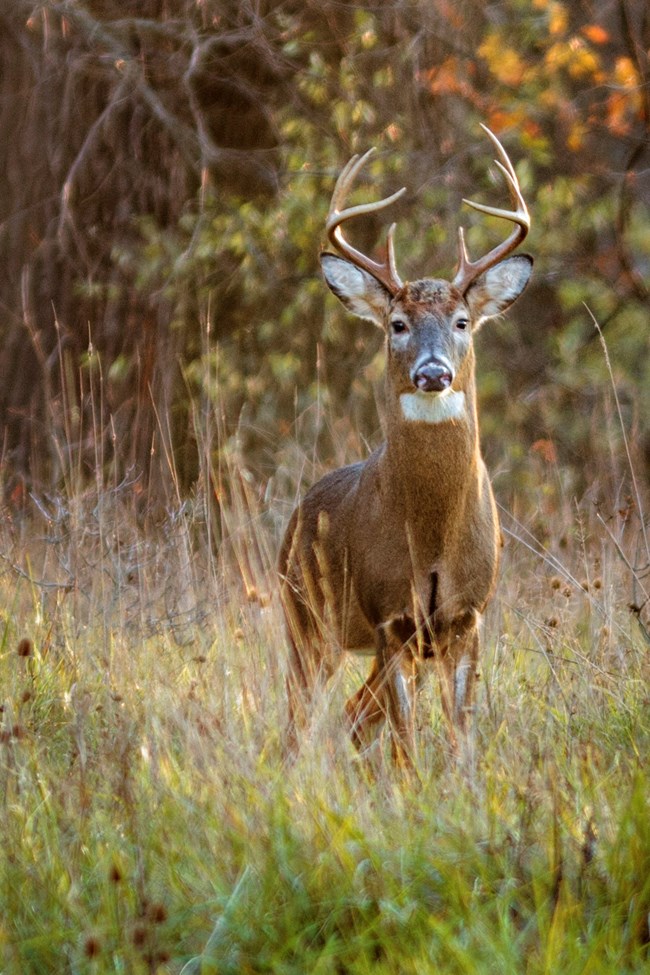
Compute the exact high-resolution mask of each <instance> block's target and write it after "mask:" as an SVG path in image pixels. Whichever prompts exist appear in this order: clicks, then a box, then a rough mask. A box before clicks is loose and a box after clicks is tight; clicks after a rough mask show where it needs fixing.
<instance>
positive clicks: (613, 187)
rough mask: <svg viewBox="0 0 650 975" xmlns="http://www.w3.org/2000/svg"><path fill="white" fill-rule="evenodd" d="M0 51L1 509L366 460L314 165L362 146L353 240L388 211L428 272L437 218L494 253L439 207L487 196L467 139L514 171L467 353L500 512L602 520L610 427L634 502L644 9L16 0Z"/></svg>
mask: <svg viewBox="0 0 650 975" xmlns="http://www.w3.org/2000/svg"><path fill="white" fill-rule="evenodd" d="M0 47H1V49H2V50H1V59H2V64H3V72H2V76H1V78H0V126H1V129H2V132H3V136H4V137H3V139H2V143H1V144H0V159H1V162H0V376H1V377H2V381H1V383H0V451H1V460H2V475H1V476H2V487H3V490H4V493H5V497H6V498H9V499H10V500H11V501H12V503H14V504H16V505H20V504H21V503H22V501H23V499H24V497H25V496H26V494H27V493H28V492H29V491H32V490H43V489H54V488H56V487H57V485H59V484H60V482H61V480H62V479H65V478H66V477H69V475H70V465H71V464H72V462H74V467H75V477H77V478H78V479H79V480H80V481H83V479H84V478H85V477H88V478H89V479H94V480H96V479H97V478H106V479H107V480H108V481H110V482H112V483H121V482H123V481H124V480H125V479H128V480H129V481H130V483H132V484H133V486H134V487H133V490H134V491H135V492H136V493H138V492H139V493H140V494H141V495H142V497H143V499H144V498H146V503H147V504H155V503H162V504H163V505H164V504H165V503H166V501H167V500H168V498H169V496H170V493H172V492H173V493H174V494H175V495H178V493H179V492H180V493H181V494H182V493H184V492H189V491H191V490H194V489H196V487H197V485H200V484H201V482H203V486H204V487H207V484H208V481H209V479H210V477H211V476H212V472H214V471H215V470H218V469H219V464H220V458H221V457H222V456H223V455H225V454H227V453H228V451H232V450H233V449H235V448H234V447H233V444H235V445H236V450H237V452H238V454H239V456H240V457H241V458H242V459H243V462H244V463H245V467H246V471H247V472H248V475H250V483H251V484H253V485H257V486H259V488H255V489H256V490H259V491H260V492H261V493H262V494H263V492H264V491H265V490H266V491H267V495H268V493H269V492H270V493H271V494H272V495H273V496H278V497H285V498H286V497H289V496H291V495H292V494H293V493H295V491H296V490H297V489H298V484H299V482H300V481H301V480H302V482H303V485H304V483H305V482H309V480H311V478H312V476H315V473H316V472H317V471H316V468H317V467H318V466H319V465H323V466H327V465H329V464H331V463H333V462H340V461H341V460H343V459H347V458H348V457H349V456H354V455H359V452H361V453H363V452H365V450H366V449H367V446H368V445H370V446H372V445H373V444H374V443H376V442H377V440H378V438H379V436H380V427H379V420H378V413H377V405H376V399H377V390H378V388H379V379H380V376H381V370H382V363H381V346H382V339H381V335H380V334H379V331H378V330H376V329H373V327H372V326H371V325H369V324H367V323H364V322H361V321H359V320H353V319H351V318H350V316H349V315H346V313H345V312H344V310H343V309H342V308H341V307H340V306H338V304H337V303H336V302H335V301H334V299H333V298H332V297H331V296H330V295H329V293H328V292H327V289H326V288H325V286H324V284H323V283H322V280H321V277H320V271H319V267H318V253H319V250H320V248H321V246H322V243H323V225H324V217H325V214H326V211H327V208H328V203H329V198H330V195H331V192H332V188H333V183H334V180H335V177H336V175H337V173H338V171H339V170H340V168H341V166H342V165H343V164H344V163H345V162H346V161H347V159H348V158H349V156H350V155H351V154H352V153H354V152H357V151H365V149H366V148H368V147H369V146H371V145H374V146H376V147H377V149H378V152H377V154H376V157H375V160H374V162H372V164H371V165H370V166H369V167H368V168H367V171H366V172H365V175H364V178H363V179H362V180H361V181H360V182H361V186H360V187H359V192H358V195H357V197H356V198H357V199H359V200H361V199H369V198H378V197H379V196H384V195H387V194H389V193H391V192H393V191H394V190H396V189H397V188H399V187H400V186H402V185H405V186H406V187H407V189H408V192H407V193H406V194H405V195H404V196H403V197H402V198H401V199H400V200H399V201H398V203H397V204H396V205H395V206H394V207H393V208H391V212H390V214H379V215H375V216H374V217H372V218H367V219H364V220H359V221H358V226H356V227H355V228H354V231H353V235H355V240H356V241H357V242H358V245H359V246H361V247H362V248H364V249H365V250H366V251H367V252H371V251H372V250H373V249H374V248H375V247H376V246H378V245H379V244H380V243H381V242H382V241H383V238H384V234H385V230H386V224H387V223H388V222H389V221H390V220H393V219H394V220H396V221H397V222H398V229H397V235H396V246H397V255H398V265H399V268H400V273H401V274H402V276H403V277H404V278H414V277H422V276H427V275H429V276H442V275H448V274H450V273H451V272H452V271H453V268H454V265H455V261H456V234H457V228H458V226H459V224H462V225H464V226H465V227H466V228H468V230H467V236H468V244H469V248H470V253H473V254H478V253H479V252H480V251H481V249H487V248H488V247H490V246H492V244H493V243H494V242H495V241H496V240H498V239H499V238H500V237H501V236H502V235H503V233H504V231H503V227H502V226H500V225H499V222H498V221H494V220H491V219H489V218H485V217H482V216H481V215H479V214H475V213H473V212H471V211H469V210H468V208H467V207H464V206H463V204H462V197H471V198H472V199H476V200H482V201H483V202H488V203H490V204H492V205H505V204H506V202H507V194H506V191H505V188H504V186H503V182H502V180H501V177H500V176H499V174H498V172H497V171H496V168H495V167H494V166H493V164H492V155H493V152H492V148H491V146H490V144H489V141H488V140H487V139H486V138H485V136H484V135H483V134H482V132H481V130H480V128H479V123H480V122H484V123H486V124H487V125H489V126H490V127H491V128H492V129H493V130H494V131H495V132H496V133H497V134H498V135H499V136H500V138H501V139H502V141H503V143H504V144H505V146H506V148H507V150H508V152H509V153H510V156H511V158H512V160H513V162H514V163H515V166H516V169H517V172H518V175H519V179H520V182H521V185H522V188H523V191H524V194H525V196H526V199H527V201H528V204H529V208H530V211H531V215H532V221H533V224H532V231H531V234H530V236H529V238H528V241H527V242H526V246H525V249H526V250H528V251H529V252H530V253H532V254H533V255H534V257H535V273H534V277H533V281H532V283H531V285H530V287H529V288H528V291H527V292H526V294H525V295H524V297H523V298H522V299H521V301H520V302H518V303H517V305H516V306H515V308H514V309H513V310H512V312H511V313H510V314H509V315H508V316H507V318H505V319H504V320H502V321H498V322H491V323H489V325H487V326H486V327H485V328H484V329H483V331H482V332H481V335H480V338H479V339H478V363H479V365H478V380H479V392H480V398H481V416H482V419H481V427H482V440H483V444H484V451H485V454H486V457H487V460H488V463H489V466H490V469H491V470H492V472H493V476H494V481H495V487H496V489H497V492H498V493H499V495H500V498H501V499H502V501H504V503H506V504H508V505H510V506H511V507H512V506H513V505H515V504H516V502H515V501H514V498H515V497H518V498H522V499H523V502H522V503H527V500H529V499H530V498H531V497H532V500H533V502H534V504H535V505H536V506H539V510H540V512H541V514H542V515H544V516H547V515H548V516H550V515H552V513H553V509H554V507H555V505H556V504H557V503H558V502H559V500H566V499H567V498H573V497H576V498H584V497H585V496H587V495H588V496H589V497H590V499H592V500H593V501H594V502H595V503H596V504H601V503H603V499H605V501H606V503H607V505H608V506H609V507H610V508H612V507H613V508H618V510H619V511H623V510H624V509H625V506H626V504H627V503H628V501H627V500H626V499H627V492H628V491H629V490H630V486H629V483H628V481H629V477H630V464H629V463H628V459H627V458H625V457H624V454H623V451H622V441H621V430H622V429H623V428H624V429H626V430H627V432H628V436H629V450H630V452H631V454H632V457H631V460H632V466H633V469H634V470H636V472H637V476H638V478H639V479H640V480H643V479H645V481H646V482H647V474H648V470H649V468H650V355H649V354H648V353H649V350H650V322H649V318H650V316H649V306H648V297H649V288H650V12H649V10H648V5H647V3H646V0H581V2H579V3H575V2H569V0H566V2H563V0H501V2H499V3H485V2H484V0H455V2H448V0H384V2H375V3H371V2H368V3H365V4H358V3H347V2H345V0H299V2H296V0H294V2H292V0H283V2H278V0H244V2H237V3H234V2H232V0H140V2H137V3H135V2H132V3H124V2H122V0H83V2H81V0H78V2H66V0H61V2H41V3H36V2H34V0H28V2H26V0H12V3H11V4H4V5H3V6H2V10H1V11H0ZM596 323H597V324H598V328H597V327H596ZM598 329H600V332H601V333H602V335H601V334H599V330H598ZM605 343H606V348H605ZM607 350H608V353H609V361H608V357H607V354H606V351H607ZM621 420H622V421H623V422H622V424H621ZM206 431H207V432H206ZM307 459H308V463H307ZM314 462H316V463H314ZM172 470H173V477H170V471H172ZM541 485H543V488H542V487H540V486H541ZM540 492H541V494H540Z"/></svg>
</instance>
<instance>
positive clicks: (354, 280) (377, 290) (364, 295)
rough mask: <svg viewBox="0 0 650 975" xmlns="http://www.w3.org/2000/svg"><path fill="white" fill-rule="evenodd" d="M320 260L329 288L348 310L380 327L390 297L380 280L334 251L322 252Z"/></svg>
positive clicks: (382, 324)
mask: <svg viewBox="0 0 650 975" xmlns="http://www.w3.org/2000/svg"><path fill="white" fill-rule="evenodd" d="M320 263H321V268H322V269H323V275H324V277H325V280H326V282H327V284H328V287H329V289H330V291H331V292H332V293H333V294H335V295H336V297H337V298H338V299H339V300H340V301H342V302H343V304H344V305H345V307H346V308H347V309H348V311H351V312H352V314H353V315H358V317H359V318H366V319H368V320H369V321H371V322H374V323H375V325H379V326H380V328H383V326H384V321H385V317H386V313H387V311H388V308H389V305H390V299H391V296H390V293H389V292H388V291H387V290H386V288H385V287H384V286H383V284H380V283H379V281H378V280H377V278H374V277H373V276H372V274H369V273H368V272H367V271H362V270H361V268H359V267H357V266H356V265H355V264H352V262H351V261H346V260H345V259H344V258H343V257H337V256H336V254H327V253H326V254H321V256H320Z"/></svg>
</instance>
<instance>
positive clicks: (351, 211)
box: [325, 148, 406, 294]
mask: <svg viewBox="0 0 650 975" xmlns="http://www.w3.org/2000/svg"><path fill="white" fill-rule="evenodd" d="M374 151H375V150H374V148H371V149H368V151H367V152H366V153H364V155H363V156H353V157H352V159H350V161H349V162H348V163H347V165H346V166H345V167H344V168H343V169H342V170H341V173H340V175H339V178H338V179H337V181H336V186H335V187H334V192H333V194H332V202H331V203H330V209H329V213H328V215H327V220H326V223H325V229H326V231H327V236H328V238H329V240H330V243H331V244H332V245H333V246H334V247H336V249H337V250H338V251H339V252H340V253H341V254H342V255H343V256H344V257H347V258H348V259H349V260H351V261H352V263H353V264H355V265H356V266H357V267H359V268H361V269H362V270H364V271H369V272H370V274H372V275H373V276H374V277H375V278H377V280H378V281H381V283H382V284H383V285H384V286H385V287H386V288H387V289H388V290H389V291H390V293H391V294H395V293H396V292H397V291H399V289H400V288H401V287H402V281H401V278H400V276H399V274H398V273H397V267H396V264H395V247H394V234H395V224H392V226H391V227H390V228H389V230H388V235H387V237H386V245H385V249H384V260H383V261H382V262H381V263H379V262H378V261H373V260H372V258H370V257H368V256H367V255H365V254H362V253H361V251H358V250H357V249H356V247H353V246H352V244H350V243H349V241H347V240H346V239H345V237H344V236H343V232H342V230H341V224H342V223H344V222H345V221H346V220H349V219H350V218H351V217H358V216H360V215H361V214H364V213H373V212H374V211H376V210H383V209H384V207H387V206H390V204H391V203H394V202H395V200H397V199H398V198H399V197H400V196H401V195H402V193H404V192H405V191H406V187H404V186H403V187H402V189H401V190H398V191H397V192H396V193H393V194H392V195H391V196H387V197H386V198H385V199H383V200H376V201H375V202H373V203H359V204H358V205H357V206H353V207H346V208H344V207H343V204H344V202H345V198H346V197H347V195H348V193H349V192H350V189H351V187H352V184H353V182H354V180H355V179H356V177H357V175H358V173H359V171H360V170H361V168H362V167H363V166H364V165H365V163H366V161H367V160H368V158H369V157H370V156H371V155H372V154H373V152H374Z"/></svg>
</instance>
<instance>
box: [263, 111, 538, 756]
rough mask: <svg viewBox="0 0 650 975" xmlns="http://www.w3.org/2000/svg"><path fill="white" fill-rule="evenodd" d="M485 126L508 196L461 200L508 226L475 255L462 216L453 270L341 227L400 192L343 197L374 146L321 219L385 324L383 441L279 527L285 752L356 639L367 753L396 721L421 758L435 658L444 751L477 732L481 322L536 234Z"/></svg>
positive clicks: (324, 261) (344, 288)
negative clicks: (419, 737) (449, 276)
mask: <svg viewBox="0 0 650 975" xmlns="http://www.w3.org/2000/svg"><path fill="white" fill-rule="evenodd" d="M482 128H483V129H484V131H485V132H486V134H487V136H488V137H489V139H490V140H491V142H492V143H493V145H494V147H495V149H496V153H497V156H498V158H497V159H496V160H495V163H496V165H497V167H498V169H499V170H500V172H501V173H502V175H503V177H504V178H505V182H506V185H507V187H508V190H509V194H510V198H511V205H512V209H511V210H506V209H500V208H497V207H493V206H488V205H486V204H483V203H478V202H474V201H471V200H463V203H466V204H467V205H469V206H470V207H472V208H473V209H474V210H478V211H480V212H481V213H485V214H488V215H490V216H493V217H499V218H502V219H504V220H506V221H508V222H510V223H512V224H514V227H513V228H512V229H511V231H510V233H509V236H508V237H507V238H506V239H505V240H503V241H502V242H501V243H499V244H498V245H496V246H495V247H494V248H493V249H492V250H490V251H489V252H488V253H486V254H485V255H484V256H483V257H480V258H478V259H476V260H474V261H472V260H470V257H469V255H468V251H467V248H466V245H465V239H464V232H463V228H462V227H460V228H459V230H458V255H459V256H458V267H457V271H456V273H455V276H454V277H453V280H451V281H448V280H443V279H438V278H427V277H425V278H422V279H420V280H416V281H406V282H403V281H402V280H401V278H400V277H399V274H398V272H397V267H396V263H395V249H394V233H395V227H396V225H395V224H394V223H393V224H392V226H391V227H390V228H389V230H388V233H387V236H386V241H385V245H384V247H383V255H382V256H381V259H380V260H375V259H374V258H371V257H369V256H367V255H364V254H363V253H361V252H360V251H358V250H357V249H356V248H355V247H354V246H353V245H352V244H351V243H350V242H349V241H348V240H347V239H346V237H345V236H344V234H343V230H342V226H343V224H345V223H347V222H348V221H352V220H353V219H354V218H355V217H358V216H360V215H362V214H368V213H375V212H376V211H378V210H383V209H384V208H385V207H387V206H389V205H390V204H392V203H393V202H395V200H397V199H398V198H399V197H400V196H401V195H402V194H403V193H404V192H405V188H404V187H403V188H402V189H401V190H398V191H397V192H396V193H393V194H392V195H391V196H389V197H386V198H385V199H382V200H378V201H375V202H370V203H362V204H358V205H356V206H346V205H345V204H346V200H347V198H348V197H349V193H350V191H351V188H352V185H353V183H354V181H355V180H356V177H357V176H358V174H359V171H360V170H361V169H362V167H363V166H364V165H365V164H366V162H367V160H368V159H369V157H370V156H371V154H372V153H373V151H374V149H370V150H368V152H366V153H365V155H363V156H361V157H359V156H353V158H352V159H351V160H350V161H349V162H348V164H347V165H346V166H345V168H344V169H343V170H342V172H341V174H340V176H339V178H338V180H337V182H336V185H335V188H334V193H333V195H332V200H331V204H330V209H329V213H328V216H327V220H326V233H327V237H328V240H329V244H330V245H331V247H332V249H333V251H334V253H332V251H330V250H326V251H324V252H323V253H322V254H321V256H320V263H321V268H322V272H323V276H324V279H325V282H326V284H327V285H328V287H329V289H330V290H331V291H332V292H333V294H334V295H335V296H336V297H337V298H338V299H339V300H340V301H341V302H342V303H343V305H344V306H345V307H346V308H347V309H348V311H350V312H351V313H352V314H353V315H356V316H358V317H360V318H362V319H367V320H369V321H370V322H373V323H374V324H375V325H377V326H379V327H380V328H381V329H382V330H383V331H384V333H385V355H386V367H385V379H384V382H385V411H384V412H385V415H384V423H383V427H384V430H383V432H384V435H385V440H384V442H383V443H382V444H381V445H380V446H379V447H378V448H377V449H376V450H374V451H373V452H372V453H371V454H370V456H368V458H367V459H366V460H361V461H359V462H357V463H353V464H350V465H348V466H345V467H341V468H339V469H337V470H333V471H330V472H329V473H327V474H326V475H325V476H324V477H322V478H321V480H319V481H318V482H317V483H316V484H315V485H314V486H313V487H312V488H311V489H310V490H309V491H308V492H307V493H306V495H305V496H304V497H303V499H302V500H301V501H300V502H299V503H298V504H297V506H296V508H295V510H294V512H293V514H292V516H291V519H290V521H289V524H288V526H287V529H286V532H285V535H284V540H283V542H282V545H281V549H280V554H279V561H278V571H279V580H280V598H281V604H282V607H283V610H284V617H285V623H286V631H287V634H288V643H289V657H288V669H287V693H288V710H289V722H288V729H287V741H286V747H287V749H288V751H289V753H290V754H295V751H296V750H297V748H298V745H299V739H300V736H301V731H302V729H303V728H304V727H305V725H306V723H307V721H308V718H309V714H310V709H311V706H312V700H313V697H314V694H315V692H316V689H317V688H318V687H325V686H326V684H327V683H328V681H329V680H330V678H331V677H332V675H333V674H334V672H335V671H336V670H337V669H338V667H339V665H340V663H341V661H342V660H343V659H344V658H345V656H346V653H347V652H351V653H356V654H368V655H370V656H371V657H372V662H371V665H370V671H369V674H368V676H367V678H366V680H365V681H364V683H363V684H362V686H361V687H360V689H359V690H358V691H357V692H356V693H355V694H354V695H353V696H352V697H351V698H350V699H349V700H348V701H347V703H346V705H345V715H346V718H347V722H348V725H349V731H350V734H351V736H352V740H353V742H354V744H355V745H356V746H357V748H358V749H359V750H360V751H361V752H363V751H364V750H365V749H366V748H368V747H369V746H370V745H371V743H372V741H373V740H374V739H375V738H376V737H377V733H378V731H379V728H380V727H381V726H384V725H387V727H388V730H389V732H390V737H391V746H392V756H393V760H394V761H395V763H396V764H398V765H400V766H403V767H408V768H415V752H414V746H415V742H414V735H415V732H414V711H415V703H416V691H417V688H418V687H419V686H420V684H421V682H422V673H423V664H424V662H425V661H427V660H433V662H434V667H435V669H436V670H437V673H438V678H439V685H440V696H441V703H442V710H443V714H444V718H445V728H446V729H448V745H449V751H450V753H451V754H457V753H458V748H459V741H461V740H462V741H466V740H467V732H468V728H469V727H470V725H469V718H470V714H471V713H472V712H473V707H474V705H473V702H474V690H475V680H476V669H477V665H478V660H479V643H480V622H481V618H482V615H483V613H484V610H485V607H486V606H487V604H488V602H489V600H490V598H491V596H492V595H493V592H494V589H495V584H496V577H497V569H498V563H499V555H500V548H501V544H502V542H501V533H500V528H499V519H498V515H497V508H496V503H495V499H494V494H493V491H492V486H491V483H490V478H489V476H488V472H487V469H486V465H485V462H484V460H483V457H482V455H481V448H480V443H479V426H478V414H477V396H476V376H475V353H474V335H475V333H476V332H477V331H478V330H479V328H480V327H481V325H482V324H483V322H485V321H486V320H488V319H490V318H494V317H495V316H497V315H501V314H502V313H503V312H505V311H506V309H508V308H509V307H510V306H511V305H512V304H513V302H514V301H515V300H516V299H517V298H518V297H519V296H520V295H521V293H522V292H523V290H524V288H525V287H526V285H527V283H528V280H529V278H530V275H531V271H532V265H533V259H532V257H531V256H530V255H528V254H521V253H520V254H515V255H514V256H509V255H511V254H512V252H513V251H514V250H515V249H516V248H517V247H518V246H519V245H520V244H521V242H522V241H523V240H524V239H525V237H526V235H527V234H528V231H529V228H530V216H529V213H528V209H527V207H526V203H525V201H524V198H523V196H522V192H521V188H520V186H519V182H518V179H517V176H516V173H515V170H514V167H513V165H512V163H511V161H510V159H509V157H508V154H507V153H506V150H505V149H504V147H503V146H502V144H501V142H500V141H499V139H498V138H497V137H496V136H495V135H494V133H493V132H491V131H490V130H489V129H488V128H487V126H482Z"/></svg>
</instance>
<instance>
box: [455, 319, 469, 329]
mask: <svg viewBox="0 0 650 975" xmlns="http://www.w3.org/2000/svg"><path fill="white" fill-rule="evenodd" d="M468 325H469V318H457V319H456V328H460V329H461V330H464V329H466V328H467V326H468Z"/></svg>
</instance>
